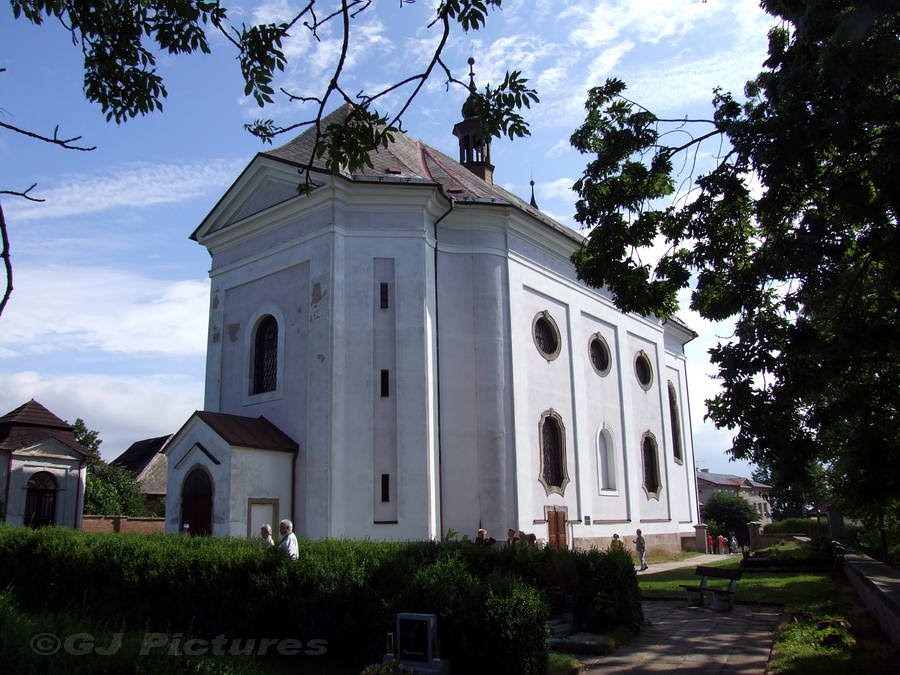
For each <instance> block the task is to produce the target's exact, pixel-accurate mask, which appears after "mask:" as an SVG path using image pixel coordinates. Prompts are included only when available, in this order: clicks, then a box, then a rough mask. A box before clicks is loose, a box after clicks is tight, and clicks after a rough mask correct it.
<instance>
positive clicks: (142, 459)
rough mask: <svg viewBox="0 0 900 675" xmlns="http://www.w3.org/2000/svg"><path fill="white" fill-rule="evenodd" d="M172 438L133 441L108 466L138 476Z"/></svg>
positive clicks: (163, 437) (169, 436)
mask: <svg viewBox="0 0 900 675" xmlns="http://www.w3.org/2000/svg"><path fill="white" fill-rule="evenodd" d="M171 437H172V436H171V435H168V436H159V437H157V438H145V439H144V440H142V441H135V442H134V443H132V444H131V445H130V446H128V449H127V450H126V451H125V452H123V453H122V454H121V455H119V456H118V457H116V458H115V459H114V460H113V461H112V462H110V464H115V465H116V466H121V467H124V468H126V469H128V471H130V472H131V474H132V475H134V476H138V475H140V473H141V471H143V470H144V469H146V468H147V465H148V464H149V463H150V461H151V460H152V459H153V458H154V457H155V456H156V455H157V453H159V452H160V451H162V448H163V446H164V445H165V444H166V441H168V440H169V439H170V438H171Z"/></svg>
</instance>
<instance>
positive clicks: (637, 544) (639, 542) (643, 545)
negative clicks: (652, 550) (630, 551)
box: [634, 530, 647, 571]
mask: <svg viewBox="0 0 900 675" xmlns="http://www.w3.org/2000/svg"><path fill="white" fill-rule="evenodd" d="M634 548H635V550H636V551H637V554H638V557H639V558H640V559H641V571H643V570H645V569H647V542H646V541H644V535H642V534H641V531H640V530H638V531H637V536H636V537H635V538H634Z"/></svg>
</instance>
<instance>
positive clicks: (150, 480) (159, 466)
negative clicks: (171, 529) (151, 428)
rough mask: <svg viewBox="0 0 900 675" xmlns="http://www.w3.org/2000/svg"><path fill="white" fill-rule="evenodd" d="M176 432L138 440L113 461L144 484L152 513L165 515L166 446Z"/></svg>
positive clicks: (144, 492)
mask: <svg viewBox="0 0 900 675" xmlns="http://www.w3.org/2000/svg"><path fill="white" fill-rule="evenodd" d="M170 438H172V435H171V434H169V435H168V436H159V437H157V438H145V439H144V440H142V441H135V442H134V443H132V444H131V445H130V446H129V447H128V449H127V450H126V451H125V452H123V453H122V454H121V455H119V456H118V457H116V458H115V459H114V460H113V461H112V462H110V464H112V465H115V466H121V467H123V468H125V469H127V470H128V471H129V472H130V473H131V475H132V476H134V479H135V481H137V483H138V485H140V487H141V493H142V494H143V495H144V507H145V509H146V514H147V515H148V516H162V515H163V514H164V513H165V507H166V504H165V502H166V479H167V474H168V458H167V457H166V453H165V452H164V449H165V445H166V443H167V442H168V441H169V439H170Z"/></svg>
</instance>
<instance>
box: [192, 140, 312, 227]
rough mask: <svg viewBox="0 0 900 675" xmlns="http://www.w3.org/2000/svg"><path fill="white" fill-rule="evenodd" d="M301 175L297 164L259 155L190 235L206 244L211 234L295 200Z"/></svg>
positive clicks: (298, 194) (297, 195)
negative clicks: (205, 239) (204, 241)
mask: <svg viewBox="0 0 900 675" xmlns="http://www.w3.org/2000/svg"><path fill="white" fill-rule="evenodd" d="M302 180H303V179H302V176H301V175H300V172H299V171H298V169H297V167H295V166H291V165H289V164H286V163H284V162H279V161H276V160H273V159H271V158H268V157H264V156H263V155H257V156H256V157H255V158H254V159H253V161H251V162H250V164H249V165H247V168H246V169H244V171H243V172H242V173H241V175H240V176H239V177H238V179H237V180H236V181H235V182H234V183H233V184H232V186H231V187H230V188H228V190H227V191H226V192H225V194H224V195H223V196H222V198H221V199H220V200H219V202H218V203H217V204H216V205H215V206H214V207H213V210H212V211H210V212H209V214H208V215H207V216H206V218H204V219H203V222H202V223H201V224H200V226H199V227H198V228H197V229H196V230H195V231H194V233H193V234H192V235H191V238H192V239H196V240H197V241H199V242H200V243H203V239H204V238H205V237H207V236H209V235H211V234H214V233H217V232H220V231H224V230H227V229H229V228H232V227H240V225H241V224H242V223H243V222H245V221H248V220H250V219H252V218H253V217H254V216H258V215H263V214H265V213H266V212H269V211H271V210H272V209H274V208H276V207H278V206H281V205H283V204H285V203H286V202H289V201H291V200H294V199H301V198H302V195H301V194H300V193H299V192H298V189H297V188H298V186H299V185H300V183H301V182H302Z"/></svg>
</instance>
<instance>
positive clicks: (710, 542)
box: [706, 534, 716, 553]
mask: <svg viewBox="0 0 900 675" xmlns="http://www.w3.org/2000/svg"><path fill="white" fill-rule="evenodd" d="M714 546H715V542H714V541H713V536H712V535H711V534H707V535H706V552H707V553H715V552H716V551H715V548H713V547H714Z"/></svg>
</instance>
